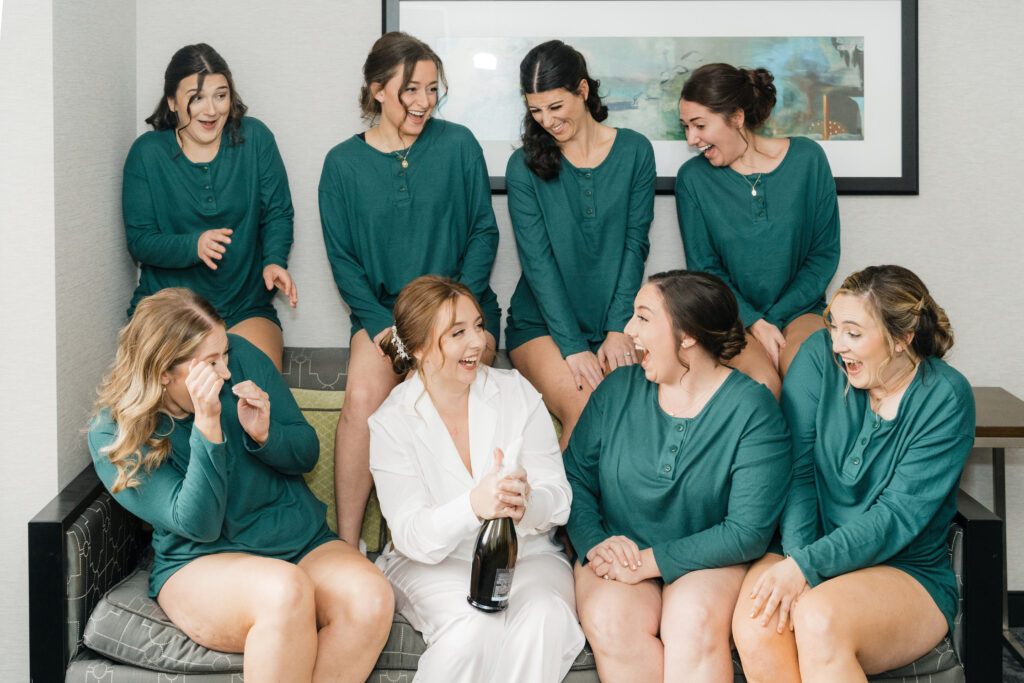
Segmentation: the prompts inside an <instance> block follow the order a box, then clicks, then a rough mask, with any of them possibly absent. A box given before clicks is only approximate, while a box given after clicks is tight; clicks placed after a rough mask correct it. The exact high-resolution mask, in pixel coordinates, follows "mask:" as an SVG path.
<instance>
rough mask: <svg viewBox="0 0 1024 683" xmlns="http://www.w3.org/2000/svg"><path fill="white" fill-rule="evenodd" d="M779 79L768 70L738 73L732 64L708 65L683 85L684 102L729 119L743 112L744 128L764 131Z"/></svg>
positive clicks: (698, 70)
mask: <svg viewBox="0 0 1024 683" xmlns="http://www.w3.org/2000/svg"><path fill="white" fill-rule="evenodd" d="M774 81H775V77H774V76H772V74H771V72H770V71H768V70H767V69H737V68H736V67H734V66H732V65H731V64H722V63H720V62H718V63H715V64H705V65H704V66H702V67H700V68H699V69H697V70H696V71H694V72H693V74H692V75H691V76H690V78H689V80H687V81H686V84H685V85H683V92H682V93H681V94H680V96H679V99H680V100H686V101H687V102H696V103H697V104H700V105H703V106H705V107H707V108H708V109H710V110H711V111H713V112H714V113H716V114H718V115H719V116H721V117H723V118H726V119H728V118H729V117H730V116H732V115H733V114H734V113H736V110H740V111H742V112H743V127H744V128H746V129H747V130H749V131H751V132H753V131H756V130H758V129H759V128H761V126H763V125H764V122H765V121H767V120H768V117H769V116H771V114H772V109H773V108H774V107H775V85H774Z"/></svg>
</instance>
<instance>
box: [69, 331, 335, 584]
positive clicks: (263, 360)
mask: <svg viewBox="0 0 1024 683" xmlns="http://www.w3.org/2000/svg"><path fill="white" fill-rule="evenodd" d="M228 340H229V344H230V348H231V354H230V356H229V357H228V369H229V370H230V371H231V379H230V380H228V381H227V382H225V383H224V386H223V387H222V388H221V391H220V402H221V416H220V424H221V430H222V431H223V437H224V440H223V441H222V442H221V443H211V442H210V441H209V440H207V438H206V437H205V436H203V434H202V432H200V431H199V430H198V429H193V425H194V416H193V415H189V416H187V417H185V418H180V419H179V418H171V417H169V416H168V415H166V414H161V416H160V421H159V422H158V423H157V427H156V430H155V431H154V433H153V435H154V436H158V435H164V434H169V437H168V438H169V439H170V441H171V451H170V453H169V454H168V455H167V456H166V458H165V459H164V461H163V462H162V463H161V464H160V466H159V467H156V468H154V469H153V470H150V471H149V472H147V471H145V469H144V468H143V469H141V470H140V471H139V472H138V473H137V474H136V478H137V479H138V480H139V482H140V484H139V486H137V487H133V488H126V489H123V490H122V491H120V492H119V493H116V494H113V496H114V498H115V499H116V500H117V502H118V503H120V504H121V505H122V506H124V508H125V509H126V510H128V511H129V512H131V513H132V514H133V515H135V516H136V517H138V518H140V519H142V520H145V521H146V522H149V523H150V524H151V525H152V526H153V550H154V555H155V556H154V558H153V571H152V573H151V574H150V578H149V595H150V597H152V598H156V597H157V595H158V594H159V593H160V589H161V587H163V585H164V583H165V582H166V581H167V579H168V578H170V576H171V575H172V574H173V573H174V572H176V571H178V570H179V569H181V568H182V567H184V566H185V565H186V564H188V563H189V562H191V561H192V560H194V559H196V558H199V557H203V556H204V555H213V554H215V553H248V554H251V555H259V556H263V557H270V558H275V559H279V560H285V561H288V562H295V563H297V562H298V561H299V560H301V559H302V558H303V557H304V556H305V555H306V554H307V553H309V552H310V551H311V550H313V549H314V548H316V547H317V546H320V545H322V544H324V543H326V542H328V541H332V540H335V539H337V536H336V535H335V534H334V533H333V532H332V531H331V530H330V529H329V528H328V526H327V521H326V514H327V506H326V505H324V504H323V503H322V502H320V501H319V500H317V498H316V497H315V496H314V495H313V494H312V492H311V491H310V490H309V487H307V486H306V482H305V481H304V480H303V478H302V474H303V473H304V472H309V471H310V470H312V469H313V467H314V466H315V465H316V462H317V458H318V457H319V456H320V442H319V440H318V439H317V436H316V432H315V431H314V430H313V428H312V427H310V426H309V423H307V422H306V419H305V418H304V417H303V416H302V413H301V412H300V411H299V407H298V406H297V405H296V403H295V399H294V398H292V394H291V391H289V389H288V386H287V385H286V384H285V382H284V379H283V378H282V377H281V374H280V373H279V372H278V371H277V369H276V368H275V367H274V365H273V363H271V362H270V359H269V358H267V356H266V355H265V354H264V353H263V352H262V351H260V350H259V349H257V348H256V347H255V346H253V345H252V344H250V343H249V342H247V341H246V340H245V339H243V338H242V337H239V336H237V335H234V334H229V335H228ZM245 380H252V381H253V382H254V383H255V384H256V385H257V386H258V387H259V388H260V389H262V390H263V391H265V392H267V394H269V396H270V432H269V435H268V437H267V441H266V442H265V443H264V444H263V445H262V446H259V445H258V444H257V443H256V442H255V441H253V440H252V438H250V437H249V435H248V434H246V433H245V431H244V430H243V429H242V425H241V424H240V423H239V421H238V408H237V404H238V398H237V397H235V395H234V394H232V393H231V387H232V384H237V383H240V382H243V381H245ZM116 437H117V425H116V424H115V423H113V422H111V420H110V414H109V410H107V409H104V410H103V411H102V412H101V413H100V414H99V415H98V416H97V417H95V418H94V419H93V421H92V424H91V425H90V426H89V435H88V441H89V450H90V452H91V453H92V460H93V465H94V466H95V467H96V473H97V474H98V475H99V478H100V480H101V481H102V482H103V484H104V485H105V486H106V487H107V488H108V489H110V488H111V487H112V486H113V485H114V482H115V481H116V480H117V468H116V467H114V465H112V464H111V463H110V459H109V458H108V457H107V455H105V454H104V453H102V452H101V450H102V449H103V448H104V447H106V446H109V445H110V444H111V443H113V442H114V440H115V439H116ZM142 450H143V451H144V452H145V451H146V450H148V449H147V447H146V446H143V447H142Z"/></svg>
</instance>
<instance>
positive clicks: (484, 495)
mask: <svg viewBox="0 0 1024 683" xmlns="http://www.w3.org/2000/svg"><path fill="white" fill-rule="evenodd" d="M504 459H505V454H504V453H502V451H501V449H500V448H496V449H495V450H494V465H493V466H492V467H491V471H490V472H488V473H487V476H485V477H484V478H483V479H481V480H480V483H479V484H477V485H476V487H475V488H474V489H473V490H472V491H470V492H469V505H470V507H472V508H473V514H475V515H476V516H477V517H478V518H479V519H495V518H498V517H512V518H513V519H515V517H514V516H513V513H514V512H515V510H514V506H510V505H507V504H506V503H505V502H504V501H502V495H503V493H502V490H501V488H500V487H499V483H500V482H501V481H502V479H503V477H502V475H501V464H502V462H503V461H504ZM524 476H525V472H524ZM504 495H507V494H504ZM524 511H525V508H520V511H519V519H522V518H523V512H524Z"/></svg>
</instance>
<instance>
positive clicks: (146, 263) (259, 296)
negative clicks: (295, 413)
mask: <svg viewBox="0 0 1024 683" xmlns="http://www.w3.org/2000/svg"><path fill="white" fill-rule="evenodd" d="M163 90H164V93H163V97H161V98H160V101H159V102H158V103H157V107H156V110H155V111H154V112H153V114H152V115H151V116H150V117H149V118H148V119H146V123H149V124H150V125H152V126H153V128H154V130H153V131H151V132H149V133H145V134H144V135H142V136H141V137H139V139H138V140H136V141H135V144H133V145H132V148H131V151H130V152H129V153H128V159H127V160H126V161H125V165H124V185H123V189H122V201H123V211H124V224H125V233H126V236H127V240H128V249H129V251H130V252H131V254H132V256H133V257H135V259H136V260H138V261H139V264H140V275H139V285H138V287H137V288H136V290H135V294H134V296H133V297H132V301H131V307H130V308H129V310H128V314H129V315H131V314H132V313H133V311H134V310H135V306H136V305H137V304H138V302H139V301H140V300H141V299H142V298H143V297H145V296H148V295H150V294H153V293H154V292H156V291H158V290H160V289H163V288H165V287H179V286H181V287H188V288H189V289H191V290H193V291H195V292H197V293H199V294H201V295H202V296H204V297H205V298H206V299H207V300H209V301H210V303H212V304H213V306H214V307H215V308H216V309H217V312H218V313H219V314H220V315H221V316H222V317H223V318H224V320H225V321H226V323H227V325H228V328H229V331H230V332H233V333H235V334H238V335H240V336H242V337H245V338H246V339H248V340H249V341H251V342H252V343H253V344H255V345H256V346H257V348H259V349H260V350H261V351H263V352H264V353H266V354H267V355H268V356H270V358H271V360H272V361H273V362H274V364H275V365H276V366H277V367H278V368H280V366H281V355H282V352H283V350H284V339H283V336H282V333H281V324H280V321H279V320H278V317H277V313H276V311H275V310H274V306H273V304H272V303H271V300H272V299H273V296H274V289H275V288H277V289H280V290H281V291H282V292H284V294H285V295H286V296H287V297H288V300H289V303H290V304H291V306H293V307H294V306H295V305H296V303H297V300H298V295H297V292H296V288H295V283H294V282H293V281H292V278H291V276H290V275H289V274H288V271H287V269H286V268H287V263H288V252H289V250H290V249H291V244H292V218H293V215H294V212H293V210H292V200H291V194H290V193H289V190H288V178H287V176H286V174H285V169H284V163H283V162H282V160H281V155H280V153H279V152H278V150H277V145H276V143H275V142H274V136H273V135H272V134H271V133H270V131H269V130H268V129H267V128H266V126H264V125H263V124H262V123H261V122H260V121H258V120H256V119H254V118H251V117H248V116H245V113H246V111H247V108H246V106H245V105H244V104H243V103H242V99H241V98H240V97H239V95H238V92H237V91H236V90H235V86H234V82H233V80H232V77H231V71H230V69H228V65H227V63H226V62H225V61H224V59H223V58H222V57H221V56H220V55H219V54H218V53H217V51H216V50H214V49H213V48H212V47H210V46H209V45H206V44H205V43H199V44H197V45H187V46H185V47H183V48H181V49H180V50H178V51H177V52H176V53H175V54H174V56H173V57H172V58H171V61H170V63H169V64H168V65H167V70H166V72H165V73H164V88H163Z"/></svg>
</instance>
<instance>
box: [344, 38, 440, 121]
mask: <svg viewBox="0 0 1024 683" xmlns="http://www.w3.org/2000/svg"><path fill="white" fill-rule="evenodd" d="M424 60H426V61H430V62H433V63H434V66H436V67H437V80H438V82H439V83H440V84H441V86H442V88H441V92H440V93H438V104H440V101H441V97H442V96H443V95H444V93H446V92H447V91H448V80H447V79H446V78H445V76H444V65H443V64H441V58H440V57H438V56H437V53H435V52H434V51H433V50H432V49H430V46H429V45H427V44H426V43H424V42H423V41H422V40H419V39H418V38H414V37H412V36H410V35H409V34H408V33H403V32H402V31H391V32H390V33H385V34H384V35H382V36H381V37H380V38H378V39H377V42H375V43H374V44H373V47H372V48H370V54H368V55H366V61H365V62H363V87H362V88H360V89H359V109H360V110H361V111H362V113H363V120H365V121H367V122H368V123H371V124H372V123H373V122H374V121H376V120H377V117H378V116H380V112H381V106H380V102H378V101H377V100H376V99H375V98H374V97H373V89H372V88H371V86H372V85H373V84H374V83H379V84H380V85H381V86H384V85H386V84H387V82H388V81H390V80H391V79H392V78H393V77H394V75H395V73H396V72H397V71H398V69H399V67H401V68H402V87H400V88H399V89H398V91H399V92H402V91H403V90H405V86H407V85H409V81H411V80H412V72H413V71H414V70H415V69H416V63H417V62H422V61H424ZM399 101H401V100H399Z"/></svg>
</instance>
